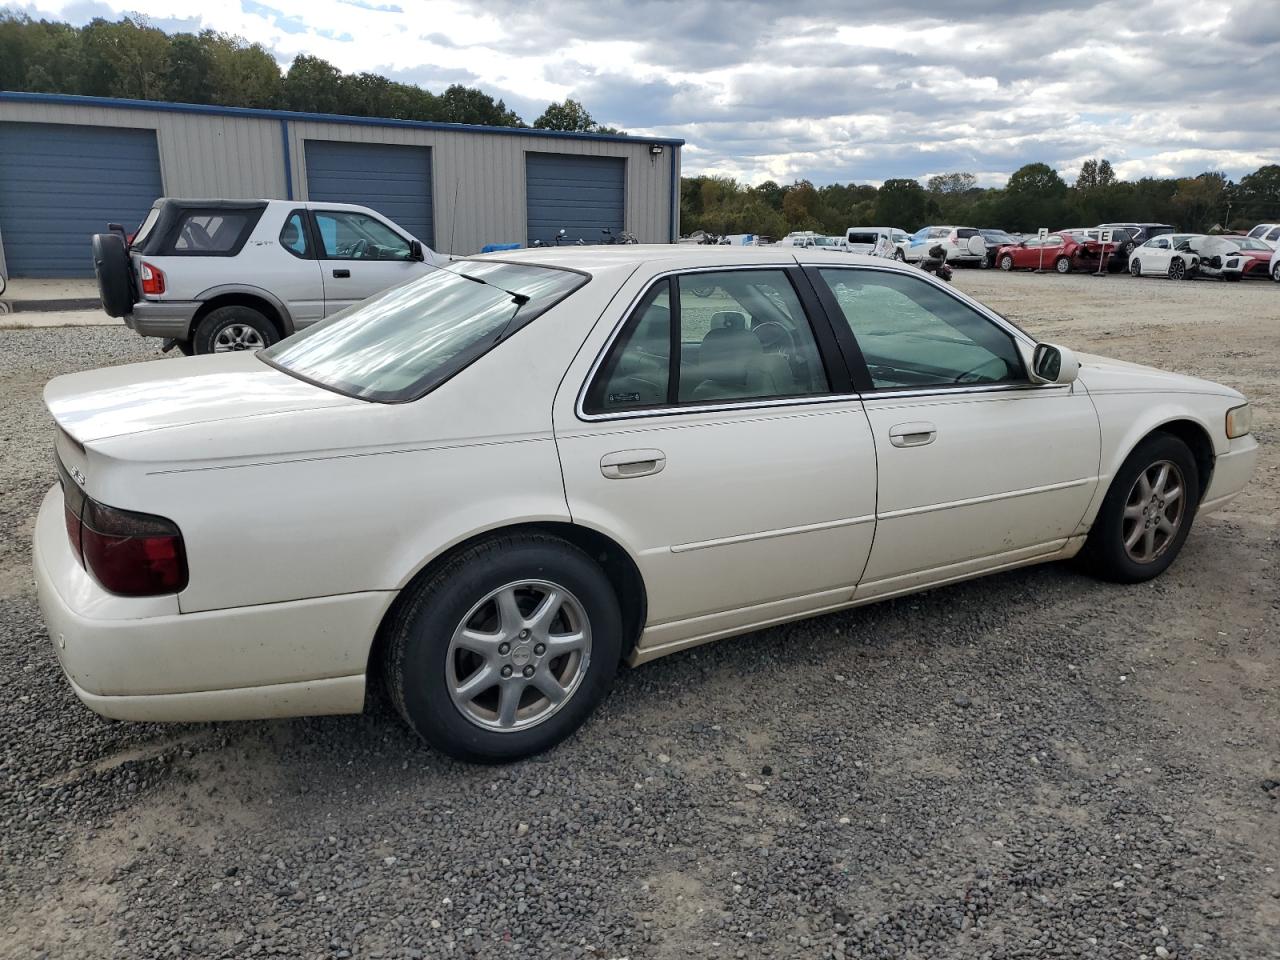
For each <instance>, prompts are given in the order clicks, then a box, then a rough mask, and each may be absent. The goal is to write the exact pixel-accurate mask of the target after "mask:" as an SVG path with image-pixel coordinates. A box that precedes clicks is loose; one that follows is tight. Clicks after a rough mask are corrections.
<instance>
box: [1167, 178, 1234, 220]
mask: <svg viewBox="0 0 1280 960" xmlns="http://www.w3.org/2000/svg"><path fill="white" fill-rule="evenodd" d="M1229 186H1230V181H1228V180H1227V178H1226V177H1225V176H1223V175H1222V174H1221V173H1212V172H1206V173H1202V174H1200V175H1198V176H1195V177H1184V178H1183V179H1181V180H1179V181H1178V185H1177V190H1176V192H1175V193H1174V195H1173V206H1174V209H1175V210H1177V211H1178V215H1179V218H1180V222H1181V224H1182V226H1183V228H1184V229H1187V230H1196V231H1204V230H1207V229H1208V228H1209V227H1210V226H1211V225H1212V224H1214V223H1216V222H1219V221H1221V220H1225V219H1226V198H1227V190H1228V188H1229Z"/></svg>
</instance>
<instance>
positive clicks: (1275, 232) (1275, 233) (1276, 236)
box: [1267, 227, 1280, 240]
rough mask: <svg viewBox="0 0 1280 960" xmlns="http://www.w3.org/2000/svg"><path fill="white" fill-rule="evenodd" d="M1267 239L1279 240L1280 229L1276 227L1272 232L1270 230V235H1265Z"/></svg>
mask: <svg viewBox="0 0 1280 960" xmlns="http://www.w3.org/2000/svg"><path fill="white" fill-rule="evenodd" d="M1267 239H1268V240H1280V227H1276V228H1275V229H1274V230H1272V231H1271V232H1270V233H1268V234H1267Z"/></svg>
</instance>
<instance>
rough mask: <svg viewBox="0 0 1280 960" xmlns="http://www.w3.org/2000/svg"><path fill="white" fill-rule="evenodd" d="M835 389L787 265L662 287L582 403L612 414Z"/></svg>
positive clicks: (635, 317) (689, 277)
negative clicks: (825, 368) (827, 373)
mask: <svg viewBox="0 0 1280 960" xmlns="http://www.w3.org/2000/svg"><path fill="white" fill-rule="evenodd" d="M673 351H674V356H675V361H674V362H673V361H672V357H673ZM828 391H829V387H828V381H827V375H826V371H825V370H824V369H823V366H822V358H821V355H820V354H819V352H818V345H817V343H816V341H815V340H814V335H813V330H812V328H811V327H810V325H809V319H808V317H807V316H806V315H805V312H804V308H803V307H802V306H801V304H800V299H799V297H797V295H796V292H795V288H794V287H792V285H791V280H790V278H788V276H787V274H786V272H785V271H782V270H724V271H716V272H714V273H694V274H685V275H683V276H680V277H678V278H676V280H675V281H674V282H672V281H660V282H659V283H657V284H655V285H654V286H653V287H652V288H651V289H650V290H649V292H648V294H646V296H645V298H644V299H643V300H642V301H641V302H640V304H639V305H638V306H637V308H636V309H635V311H634V312H633V313H632V315H631V317H630V318H629V319H628V321H627V324H626V326H625V327H624V328H623V331H622V334H621V335H620V336H619V337H618V339H617V340H616V341H615V342H614V344H613V346H612V348H611V349H610V351H609V353H608V355H607V356H606V358H605V361H604V363H603V364H601V366H600V368H599V370H598V371H597V373H596V376H595V378H594V379H593V380H592V383H591V385H590V386H589V387H588V389H587V394H586V399H585V402H584V405H583V406H584V410H585V411H586V412H587V413H591V414H602V413H603V414H609V413H625V412H628V411H631V410H643V409H645V408H648V407H675V406H682V405H702V404H710V403H732V402H737V401H745V400H771V399H779V398H785V397H802V396H812V395H817V394H824V393H827V392H828Z"/></svg>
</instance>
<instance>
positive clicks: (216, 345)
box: [213, 323, 267, 353]
mask: <svg viewBox="0 0 1280 960" xmlns="http://www.w3.org/2000/svg"><path fill="white" fill-rule="evenodd" d="M266 345H267V344H266V341H264V340H263V339H262V334H260V333H259V332H258V331H257V330H255V329H254V328H253V327H251V326H250V325H249V324H247V323H229V324H227V325H226V326H225V327H223V328H222V329H221V330H219V331H218V333H217V336H215V337H214V338H213V352H214V353H230V352H231V351H233V350H261V349H262V348H263V347H265V346H266Z"/></svg>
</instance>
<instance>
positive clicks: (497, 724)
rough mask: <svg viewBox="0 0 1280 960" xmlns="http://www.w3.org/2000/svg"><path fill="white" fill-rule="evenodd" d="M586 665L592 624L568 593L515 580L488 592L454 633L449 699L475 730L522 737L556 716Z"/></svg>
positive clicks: (447, 669) (550, 585)
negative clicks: (526, 732)
mask: <svg viewBox="0 0 1280 960" xmlns="http://www.w3.org/2000/svg"><path fill="white" fill-rule="evenodd" d="M590 662H591V625H590V623H589V622H588V620H587V615H586V611H585V609H584V608H583V606H582V603H581V601H579V600H578V598H577V597H575V596H574V595H573V594H572V593H570V592H569V591H568V590H566V589H565V588H564V587H562V586H560V585H559V584H555V583H551V582H549V581H546V580H521V581H517V582H515V583H509V584H506V585H505V586H502V587H499V588H498V589H496V590H493V591H491V592H490V593H488V594H487V595H486V596H485V597H484V599H482V600H481V601H480V602H479V603H477V604H476V605H475V606H473V607H472V608H471V610H470V611H469V612H468V613H467V615H466V616H465V617H463V618H462V622H461V623H460V624H458V627H457V628H456V629H455V630H454V632H453V639H452V640H451V641H450V642H449V652H448V655H447V658H446V660H445V681H446V683H447V685H448V688H449V697H450V699H452V701H453V704H454V706H455V707H457V708H458V710H459V712H460V713H461V714H462V715H463V716H464V717H466V718H467V719H468V720H470V721H471V722H472V723H474V724H476V725H477V726H480V727H484V728H485V729H488V730H496V731H498V732H500V733H509V732H512V731H516V730H526V729H528V728H529V727H532V726H534V725H536V724H539V723H542V722H543V721H544V720H546V719H548V718H549V717H551V716H552V715H553V714H555V713H556V712H557V711H559V710H560V709H561V708H562V707H563V706H564V705H565V704H566V703H568V702H569V700H570V698H571V697H572V696H573V695H574V693H576V692H577V690H578V687H579V686H580V685H581V684H582V680H583V678H584V677H585V676H586V674H587V667H588V666H589V665H590Z"/></svg>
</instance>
